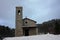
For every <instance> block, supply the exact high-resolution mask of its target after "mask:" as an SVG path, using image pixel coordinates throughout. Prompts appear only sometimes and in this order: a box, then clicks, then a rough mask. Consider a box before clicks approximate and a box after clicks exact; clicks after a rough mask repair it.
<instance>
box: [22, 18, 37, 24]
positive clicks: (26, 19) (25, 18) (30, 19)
mask: <svg viewBox="0 0 60 40" xmlns="http://www.w3.org/2000/svg"><path fill="white" fill-rule="evenodd" d="M23 20H30V21H33V22H35V23H36V21H34V20H32V19H29V18H24V19H23Z"/></svg>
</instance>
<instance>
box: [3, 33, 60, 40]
mask: <svg viewBox="0 0 60 40" xmlns="http://www.w3.org/2000/svg"><path fill="white" fill-rule="evenodd" d="M3 40H60V35H53V34H43V35H35V36H23V37H8V38H5V39H3Z"/></svg>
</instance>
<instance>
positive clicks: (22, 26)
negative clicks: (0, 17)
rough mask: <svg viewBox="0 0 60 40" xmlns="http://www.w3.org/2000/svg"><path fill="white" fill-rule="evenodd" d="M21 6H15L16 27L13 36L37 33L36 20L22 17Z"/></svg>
mask: <svg viewBox="0 0 60 40" xmlns="http://www.w3.org/2000/svg"><path fill="white" fill-rule="evenodd" d="M22 15H23V7H16V29H15V36H29V35H37V34H38V28H37V25H36V21H34V20H32V19H29V18H24V19H23V16H22Z"/></svg>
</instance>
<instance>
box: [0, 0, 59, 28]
mask: <svg viewBox="0 0 60 40" xmlns="http://www.w3.org/2000/svg"><path fill="white" fill-rule="evenodd" d="M16 6H23V17H26V16H27V17H28V18H30V19H33V20H35V21H37V23H42V22H44V21H48V20H51V19H60V0H0V24H1V25H6V26H9V27H11V28H14V27H15V12H16V11H15V7H16Z"/></svg>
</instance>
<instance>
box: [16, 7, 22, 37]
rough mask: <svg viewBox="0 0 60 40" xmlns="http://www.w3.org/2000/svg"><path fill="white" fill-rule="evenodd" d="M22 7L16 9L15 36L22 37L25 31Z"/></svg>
mask: <svg viewBox="0 0 60 40" xmlns="http://www.w3.org/2000/svg"><path fill="white" fill-rule="evenodd" d="M22 9H23V8H22V7H16V29H15V36H22V35H23V30H22V25H23V20H22Z"/></svg>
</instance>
